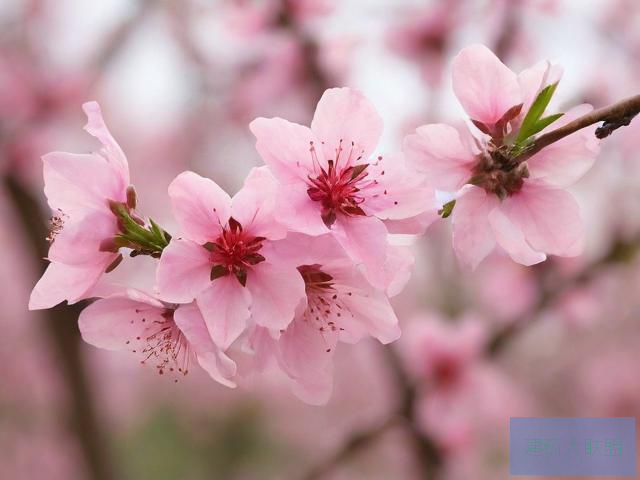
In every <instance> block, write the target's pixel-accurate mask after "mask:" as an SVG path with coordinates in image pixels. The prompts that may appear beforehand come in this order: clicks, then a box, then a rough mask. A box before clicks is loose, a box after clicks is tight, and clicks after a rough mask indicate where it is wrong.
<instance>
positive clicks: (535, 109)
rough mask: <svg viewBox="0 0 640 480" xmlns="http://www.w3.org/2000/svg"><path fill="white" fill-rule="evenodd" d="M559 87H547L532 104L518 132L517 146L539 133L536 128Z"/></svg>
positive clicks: (556, 85)
mask: <svg viewBox="0 0 640 480" xmlns="http://www.w3.org/2000/svg"><path fill="white" fill-rule="evenodd" d="M557 87H558V83H557V82H556V83H554V84H552V85H547V86H546V87H545V88H543V89H542V90H541V91H540V93H539V94H538V96H537V97H536V99H535V100H534V101H533V103H532V104H531V107H530V108H529V111H528V112H527V114H526V115H525V117H524V120H523V121H522V125H521V126H520V131H519V132H518V136H517V138H516V142H515V143H516V144H519V143H522V142H524V141H525V140H526V139H528V138H529V137H531V136H532V135H535V134H536V133H537V132H536V127H537V126H538V121H539V120H540V119H541V118H542V115H543V114H544V111H545V110H546V109H547V107H548V106H549V102H550V101H551V98H552V97H553V94H554V93H555V91H556V88H557ZM547 118H549V117H547ZM543 128H544V127H543ZM539 131H540V130H538V132H539Z"/></svg>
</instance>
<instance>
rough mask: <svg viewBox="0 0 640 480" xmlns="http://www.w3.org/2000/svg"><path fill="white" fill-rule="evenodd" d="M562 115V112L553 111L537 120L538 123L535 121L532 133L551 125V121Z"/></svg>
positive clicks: (534, 133)
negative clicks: (551, 113)
mask: <svg viewBox="0 0 640 480" xmlns="http://www.w3.org/2000/svg"><path fill="white" fill-rule="evenodd" d="M563 115H564V113H554V114H553V115H549V116H547V117H544V118H541V119H540V120H538V123H536V126H535V128H534V132H533V135H536V134H538V133H540V132H541V131H542V130H544V129H545V128H547V127H548V126H549V125H551V124H552V123H553V122H555V121H556V120H558V119H559V118H560V117H562V116H563Z"/></svg>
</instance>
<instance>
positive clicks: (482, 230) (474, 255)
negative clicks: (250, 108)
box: [453, 186, 497, 269]
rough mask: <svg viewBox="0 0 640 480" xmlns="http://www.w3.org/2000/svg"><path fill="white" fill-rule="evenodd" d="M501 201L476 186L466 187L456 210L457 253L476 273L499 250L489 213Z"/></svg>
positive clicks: (454, 211)
mask: <svg viewBox="0 0 640 480" xmlns="http://www.w3.org/2000/svg"><path fill="white" fill-rule="evenodd" d="M496 204H497V199H496V198H494V197H493V196H489V195H487V194H486V192H485V191H484V190H483V189H481V188H478V187H475V186H468V187H465V189H464V192H463V193H462V195H461V196H460V197H458V199H457V200H456V205H455V208H454V209H453V249H454V250H455V252H456V255H457V256H458V258H459V259H460V260H461V261H462V262H463V263H465V264H466V265H467V266H469V267H471V268H472V269H475V268H476V267H477V266H478V265H479V264H480V262H481V261H482V260H484V258H485V257H486V256H487V255H489V253H490V252H491V251H492V250H493V249H494V247H495V243H496V242H495V240H494V238H493V231H492V230H491V226H490V225H489V218H488V217H489V213H490V212H491V210H493V209H494V208H495V206H496Z"/></svg>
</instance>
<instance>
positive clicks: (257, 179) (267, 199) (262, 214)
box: [231, 167, 287, 240]
mask: <svg viewBox="0 0 640 480" xmlns="http://www.w3.org/2000/svg"><path fill="white" fill-rule="evenodd" d="M277 189H278V184H277V183H276V180H275V179H274V178H273V175H271V173H270V172H269V170H268V169H267V168H266V167H260V168H254V169H252V170H251V172H250V173H249V176H248V177H247V179H246V180H245V183H244V186H243V187H242V189H241V190H240V191H239V192H238V193H236V194H235V195H234V197H233V200H232V201H231V216H232V217H233V218H234V219H236V220H237V221H238V222H240V225H242V228H243V229H244V230H245V231H246V232H248V233H250V234H251V235H254V236H256V237H265V238H268V239H270V240H278V239H281V238H284V237H285V236H286V235H287V229H286V227H285V226H284V225H282V224H281V223H279V222H278V221H277V219H276V214H277V213H278V212H276V195H277Z"/></svg>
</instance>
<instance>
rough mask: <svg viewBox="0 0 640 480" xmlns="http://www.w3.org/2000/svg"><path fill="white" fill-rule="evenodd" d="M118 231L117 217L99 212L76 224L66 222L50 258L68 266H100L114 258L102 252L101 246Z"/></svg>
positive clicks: (51, 248) (50, 253)
mask: <svg viewBox="0 0 640 480" xmlns="http://www.w3.org/2000/svg"><path fill="white" fill-rule="evenodd" d="M117 232H118V226H117V220H116V217H115V216H114V215H113V214H112V213H111V212H108V213H105V212H102V211H97V212H94V213H90V214H89V215H87V216H85V217H83V218H81V219H80V220H78V221H76V222H74V223H65V224H64V226H63V228H62V230H61V231H60V232H58V233H57V234H56V236H55V240H54V242H53V243H52V244H51V247H50V248H49V254H48V255H47V257H48V258H49V260H50V261H52V262H61V263H67V264H73V265H75V264H80V263H85V264H86V263H97V262H99V261H103V262H104V261H107V258H112V259H113V253H111V252H109V253H107V252H101V251H100V244H101V243H102V242H103V241H104V240H107V239H111V238H113V237H114V236H115V235H116V234H117Z"/></svg>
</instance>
